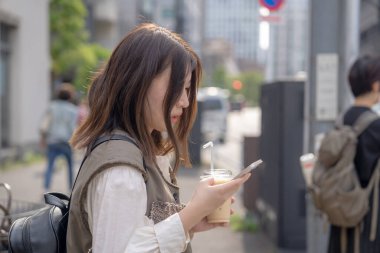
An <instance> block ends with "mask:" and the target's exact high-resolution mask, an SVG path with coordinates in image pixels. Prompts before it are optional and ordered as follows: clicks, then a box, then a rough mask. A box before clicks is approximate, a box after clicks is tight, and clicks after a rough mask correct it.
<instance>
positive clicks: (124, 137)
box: [69, 134, 146, 206]
mask: <svg viewBox="0 0 380 253" xmlns="http://www.w3.org/2000/svg"><path fill="white" fill-rule="evenodd" d="M110 140H122V141H127V142H130V143H132V144H133V145H135V146H136V147H138V145H137V143H136V142H135V141H134V140H133V139H132V138H131V137H129V136H127V135H122V134H111V135H104V136H101V137H99V138H97V139H96V140H95V142H94V143H93V144H91V145H90V147H89V148H88V150H87V152H86V154H85V156H84V158H83V160H82V162H81V164H80V167H79V170H78V173H77V176H76V177H75V181H74V185H73V188H72V190H71V193H70V200H71V194H72V193H73V189H74V187H75V183H76V182H77V179H78V176H79V173H80V171H81V169H82V167H83V164H84V162H85V161H86V159H87V157H88V156H89V155H90V154H91V152H92V151H93V150H94V149H95V148H96V147H98V146H99V145H100V144H102V143H104V142H107V141H110ZM143 167H144V169H145V170H146V166H145V159H144V158H143ZM69 206H70V201H69Z"/></svg>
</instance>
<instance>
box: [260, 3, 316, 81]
mask: <svg viewBox="0 0 380 253" xmlns="http://www.w3.org/2000/svg"><path fill="white" fill-rule="evenodd" d="M271 15H272V16H273V17H275V18H273V21H271V22H270V35H269V48H268V52H267V62H266V80H267V81H268V82H271V81H275V80H279V79H283V78H289V77H290V78H293V77H296V76H298V75H300V74H301V73H304V72H305V71H306V67H307V63H308V61H307V59H308V58H307V54H308V46H307V45H308V44H309V34H308V29H309V19H308V17H309V0H287V1H285V2H284V4H283V6H282V7H281V9H279V10H278V11H277V12H274V13H273V14H271Z"/></svg>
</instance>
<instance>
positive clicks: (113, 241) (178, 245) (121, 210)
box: [85, 159, 189, 253]
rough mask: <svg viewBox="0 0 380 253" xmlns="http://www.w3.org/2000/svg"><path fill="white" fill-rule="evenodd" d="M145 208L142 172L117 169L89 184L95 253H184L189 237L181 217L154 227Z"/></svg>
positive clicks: (127, 168)
mask: <svg viewBox="0 0 380 253" xmlns="http://www.w3.org/2000/svg"><path fill="white" fill-rule="evenodd" d="M161 160H162V159H161ZM160 167H161V166H160ZM161 168H163V167H161ZM146 206H147V192H146V186H145V182H144V178H143V177H142V175H141V172H139V171H137V170H136V169H133V168H130V167H127V166H117V167H113V168H110V169H107V170H106V171H105V172H103V173H101V174H99V175H98V176H96V177H95V178H94V179H93V180H92V181H91V182H90V184H89V188H88V196H87V203H86V206H85V208H86V210H87V212H88V222H89V225H90V230H91V233H92V252H93V253H101V252H109V253H122V252H123V253H124V252H125V253H127V252H128V253H135V252H136V253H137V252H162V253H178V252H183V251H184V250H185V249H186V246H187V243H188V242H189V239H188V238H189V237H188V236H187V235H186V234H185V231H184V228H183V225H182V222H181V220H180V217H179V215H178V214H173V215H172V216H170V217H169V218H167V219H165V220H163V221H161V222H159V223H157V224H154V223H153V221H152V220H150V219H148V217H146V216H145V212H146Z"/></svg>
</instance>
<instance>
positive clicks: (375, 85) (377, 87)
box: [372, 81, 380, 92]
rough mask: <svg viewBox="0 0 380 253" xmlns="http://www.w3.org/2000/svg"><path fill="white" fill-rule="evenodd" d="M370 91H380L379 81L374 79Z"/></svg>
mask: <svg viewBox="0 0 380 253" xmlns="http://www.w3.org/2000/svg"><path fill="white" fill-rule="evenodd" d="M372 91H374V92H380V81H376V82H374V83H373V84H372Z"/></svg>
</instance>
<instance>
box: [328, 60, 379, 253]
mask: <svg viewBox="0 0 380 253" xmlns="http://www.w3.org/2000/svg"><path fill="white" fill-rule="evenodd" d="M348 79H349V84H350V87H351V91H352V94H353V95H354V97H355V101H354V104H353V105H352V106H351V108H349V109H348V111H347V112H346V113H345V115H344V119H343V123H344V124H345V125H350V126H352V125H353V124H354V123H355V121H356V120H357V119H358V118H359V117H360V115H362V114H363V113H365V112H368V111H372V110H371V108H373V107H374V106H375V105H377V104H378V103H379V102H380V59H379V58H374V57H370V56H363V57H360V58H359V59H357V60H356V61H355V62H354V64H353V65H352V67H351V69H350V72H349V76H348ZM374 113H375V112H374ZM379 159H380V119H377V120H375V121H374V122H373V123H371V124H370V125H369V127H368V128H366V130H364V132H363V133H362V134H361V135H360V136H359V138H358V144H357V152H356V157H355V168H356V170H357V175H358V177H359V180H360V184H361V186H362V187H366V186H367V185H368V183H369V181H370V178H371V175H372V174H373V172H374V169H375V167H376V165H377V162H378V160H379ZM375 187H379V186H378V185H377V186H376V185H375ZM377 190H378V189H377ZM373 192H376V189H375V190H374V191H373ZM373 192H372V194H371V196H370V198H369V200H370V207H371V208H370V210H369V212H368V213H367V214H366V216H365V217H364V220H363V222H362V224H363V226H362V230H361V233H360V239H359V240H360V252H361V253H375V252H380V224H378V223H379V221H380V217H379V212H378V213H374V215H375V216H377V219H374V220H373V219H372V212H373V211H376V210H377V209H376V208H374V209H372V207H373V206H374V205H377V204H378V201H379V196H377V198H375V199H374V198H373V194H374V193H373ZM377 211H378V210H377ZM373 221H374V222H377V227H376V228H377V230H376V231H377V236H376V238H375V240H374V241H371V240H370V232H371V231H370V230H371V223H372V222H373ZM341 233H342V230H341V228H340V227H336V226H331V230H330V239H329V247H328V252H329V253H340V252H341V250H342V248H341V246H342V245H341V243H344V241H345V240H343V241H342V240H341V236H342V235H341ZM354 242H355V229H354V228H350V229H347V240H346V243H347V245H346V248H347V250H348V252H347V253H352V252H355V251H354V245H355V243H354Z"/></svg>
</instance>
